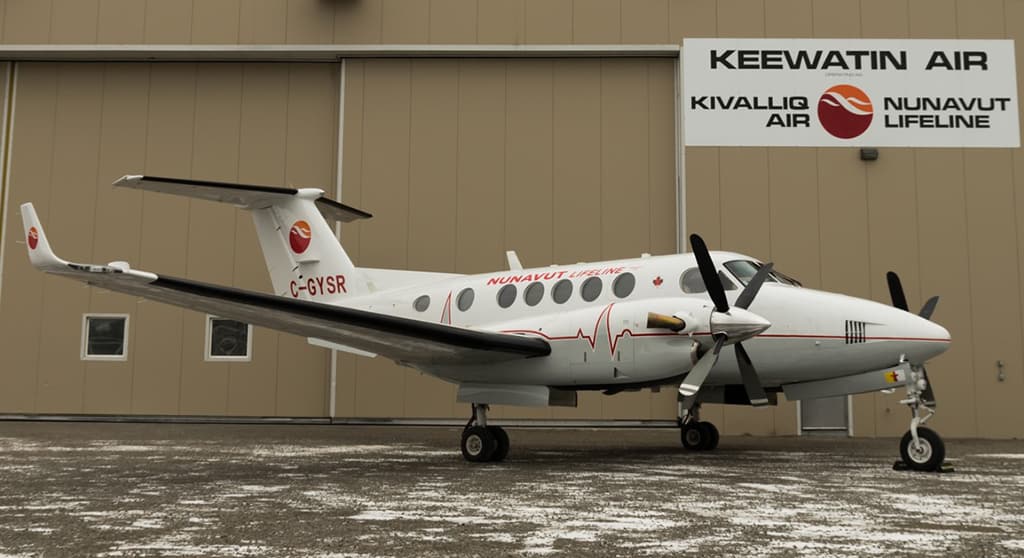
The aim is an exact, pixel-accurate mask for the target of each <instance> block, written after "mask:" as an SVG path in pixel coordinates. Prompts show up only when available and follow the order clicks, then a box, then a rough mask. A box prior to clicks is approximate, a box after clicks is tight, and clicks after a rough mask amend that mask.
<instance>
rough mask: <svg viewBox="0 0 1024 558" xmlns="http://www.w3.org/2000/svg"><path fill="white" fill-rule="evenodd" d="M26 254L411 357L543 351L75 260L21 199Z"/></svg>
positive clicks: (125, 288)
mask: <svg viewBox="0 0 1024 558" xmlns="http://www.w3.org/2000/svg"><path fill="white" fill-rule="evenodd" d="M21 213H22V219H23V221H24V224H25V237H26V239H27V242H28V247H29V259H30V260H31V261H32V265H33V266H35V267H36V268H38V269H40V270H42V271H44V272H47V273H53V274H56V275H63V276H65V277H69V278H71V279H75V280H78V281H82V282H85V283H88V284H90V285H95V286H98V287H101V288H104V289H108V290H111V291H117V292H121V293H126V294H131V295H136V296H141V297H143V298H147V299H151V300H157V301H160V302H165V303H167V304H173V305H175V306H181V307H183V308H188V309H191V310H198V311H201V312H208V313H210V314H213V315H216V316H219V317H223V318H230V319H233V320H239V321H242V322H246V323H250V324H254V325H258V326H263V327H267V328H271V329H276V330H279V331H284V332H287V333H294V334H296V335H301V336H304V337H313V338H318V339H323V340H327V341H331V342H334V343H338V344H341V345H345V346H348V347H353V348H356V349H360V350H363V351H367V352H370V353H375V354H378V355H381V356H383V357H386V358H389V359H391V360H395V361H398V362H402V363H408V364H413V365H415V364H471V363H487V362H497V361H504V360H513V359H519V358H529V357H538V356H546V355H548V354H550V352H551V347H550V346H549V345H548V343H547V341H545V340H543V339H539V338H535V337H525V336H520V335H511V334H505V333H496V332H489V331H480V330H472V329H466V328H461V327H454V326H450V325H444V324H436V323H431V322H423V321H419V320H411V319H408V318H402V317H398V316H391V315H387V314H380V313H376V312H368V311H365V310H357V309H354V308H345V307H340V306H333V305H328V304H321V303H317V302H310V301H304V300H293V299H288V298H284V297H281V296H276V295H269V294H264V293H257V292H252V291H246V290H242V289H236V288H232V287H223V286H219V285H212V284H208V283H201V282H199V281H191V280H188V279H179V278H176V277H166V276H161V275H157V274H155V273H150V272H147V271H139V270H134V269H129V268H128V266H127V265H122V264H119V263H114V264H111V265H88V264H77V263H72V262H67V261H65V260H62V259H60V258H58V257H57V256H56V254H54V253H53V251H52V250H51V249H50V245H49V242H47V239H46V235H45V234H44V232H43V227H42V224H41V223H40V222H39V219H38V217H37V216H36V213H35V209H34V208H33V207H32V204H30V203H26V204H24V205H22V206H21Z"/></svg>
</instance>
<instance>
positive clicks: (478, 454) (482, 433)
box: [461, 426, 498, 463]
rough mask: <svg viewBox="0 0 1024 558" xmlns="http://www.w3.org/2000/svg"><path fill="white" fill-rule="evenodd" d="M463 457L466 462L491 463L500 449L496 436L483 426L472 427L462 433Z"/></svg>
mask: <svg viewBox="0 0 1024 558" xmlns="http://www.w3.org/2000/svg"><path fill="white" fill-rule="evenodd" d="M461 447H462V457H464V458H466V461H472V462H473V463H482V462H484V461H489V460H490V459H491V456H492V455H494V450H496V449H497V448H498V441H497V440H495V439H494V435H493V434H491V432H490V431H489V430H488V429H486V428H484V427H482V426H470V427H469V428H467V429H465V430H463V431H462V444H461Z"/></svg>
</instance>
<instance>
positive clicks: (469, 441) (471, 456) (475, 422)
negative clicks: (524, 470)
mask: <svg viewBox="0 0 1024 558" xmlns="http://www.w3.org/2000/svg"><path fill="white" fill-rule="evenodd" d="M488 410H489V407H488V406H487V405H485V404H478V403H474V404H473V415H472V416H471V417H470V418H469V422H467V423H466V428H465V429H463V431H462V444H461V447H462V457H464V458H466V461H472V462H474V463H483V462H485V461H503V460H504V459H505V457H506V456H507V455H508V448H509V440H508V434H507V433H506V432H505V429H504V428H502V427H500V426H488V425H487V411H488Z"/></svg>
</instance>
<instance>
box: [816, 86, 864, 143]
mask: <svg viewBox="0 0 1024 558" xmlns="http://www.w3.org/2000/svg"><path fill="white" fill-rule="evenodd" d="M874 115H875V109H874V107H872V105H871V98H870V97H868V95H867V93H865V92H864V91H862V90H861V89H860V88H858V87H854V86H852V85H845V84H844V85H836V86H834V87H830V88H828V90H826V91H825V92H824V93H822V95H821V98H820V99H818V120H819V121H820V122H821V126H822V127H823V128H825V131H826V132H828V133H830V134H832V135H833V136H835V137H837V138H840V139H853V138H855V137H857V136H859V135H861V134H863V133H864V132H865V131H866V130H867V129H868V126H870V125H871V119H872V118H873V117H874Z"/></svg>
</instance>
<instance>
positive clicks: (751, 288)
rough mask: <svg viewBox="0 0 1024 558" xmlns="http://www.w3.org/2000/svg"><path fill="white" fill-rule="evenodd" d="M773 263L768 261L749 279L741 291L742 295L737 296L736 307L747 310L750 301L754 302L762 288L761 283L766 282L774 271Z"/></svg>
mask: <svg viewBox="0 0 1024 558" xmlns="http://www.w3.org/2000/svg"><path fill="white" fill-rule="evenodd" d="M773 265H774V264H772V263H766V264H764V265H762V266H761V269H758V270H757V273H755V274H754V276H753V277H751V278H750V281H747V286H746V287H745V288H744V289H743V292H741V293H740V296H738V297H737V298H736V304H733V306H735V307H736V308H742V309H744V310H746V309H747V308H749V307H750V303H751V302H754V297H755V296H757V291H760V290H761V285H763V284H764V280H765V279H767V278H768V274H769V273H771V272H772V266H773Z"/></svg>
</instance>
